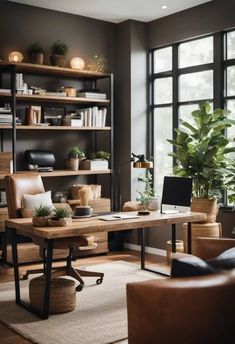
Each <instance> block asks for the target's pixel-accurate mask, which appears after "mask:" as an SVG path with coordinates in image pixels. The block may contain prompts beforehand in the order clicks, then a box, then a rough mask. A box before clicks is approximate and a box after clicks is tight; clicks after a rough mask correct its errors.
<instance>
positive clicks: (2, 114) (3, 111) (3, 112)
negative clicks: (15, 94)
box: [0, 107, 13, 125]
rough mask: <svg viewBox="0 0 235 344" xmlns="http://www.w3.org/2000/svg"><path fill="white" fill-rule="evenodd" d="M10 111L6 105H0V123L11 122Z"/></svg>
mask: <svg viewBox="0 0 235 344" xmlns="http://www.w3.org/2000/svg"><path fill="white" fill-rule="evenodd" d="M12 119H13V116H12V113H11V110H10V109H8V108H7V107H0V125H2V124H3V125H4V124H5V125H11V124H12Z"/></svg>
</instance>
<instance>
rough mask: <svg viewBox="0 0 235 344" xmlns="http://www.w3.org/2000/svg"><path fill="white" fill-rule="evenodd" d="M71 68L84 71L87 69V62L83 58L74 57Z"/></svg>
mask: <svg viewBox="0 0 235 344" xmlns="http://www.w3.org/2000/svg"><path fill="white" fill-rule="evenodd" d="M70 66H71V68H74V69H83V68H84V67H85V61H84V60H83V59H82V58H81V57H73V58H72V60H71V61H70Z"/></svg>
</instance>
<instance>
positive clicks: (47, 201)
mask: <svg viewBox="0 0 235 344" xmlns="http://www.w3.org/2000/svg"><path fill="white" fill-rule="evenodd" d="M40 204H43V205H48V206H51V207H53V203H52V199H51V191H47V192H42V193H39V194H35V195H28V194H24V195H23V197H22V206H23V208H28V209H35V208H37V207H39V206H40Z"/></svg>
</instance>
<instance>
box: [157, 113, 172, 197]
mask: <svg viewBox="0 0 235 344" xmlns="http://www.w3.org/2000/svg"><path fill="white" fill-rule="evenodd" d="M171 138H172V108H171V107H166V108H158V109H155V110H154V187H155V189H156V193H157V195H159V196H161V194H162V185H163V177H164V176H166V175H170V174H172V158H171V157H170V156H168V153H170V152H172V145H171V144H170V143H168V142H167V141H166V140H167V139H171Z"/></svg>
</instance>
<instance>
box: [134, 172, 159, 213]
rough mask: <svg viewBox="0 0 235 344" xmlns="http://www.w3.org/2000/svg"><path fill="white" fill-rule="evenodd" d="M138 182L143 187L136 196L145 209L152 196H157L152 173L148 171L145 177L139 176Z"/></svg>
mask: <svg viewBox="0 0 235 344" xmlns="http://www.w3.org/2000/svg"><path fill="white" fill-rule="evenodd" d="M138 182H139V184H140V188H141V189H140V190H137V192H138V194H139V196H138V197H137V198H136V200H137V202H139V203H140V205H141V206H143V208H144V209H147V208H148V207H149V205H150V202H151V201H152V198H153V197H155V190H154V187H153V182H152V174H151V173H150V172H149V171H147V172H146V175H145V176H144V177H138Z"/></svg>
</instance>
